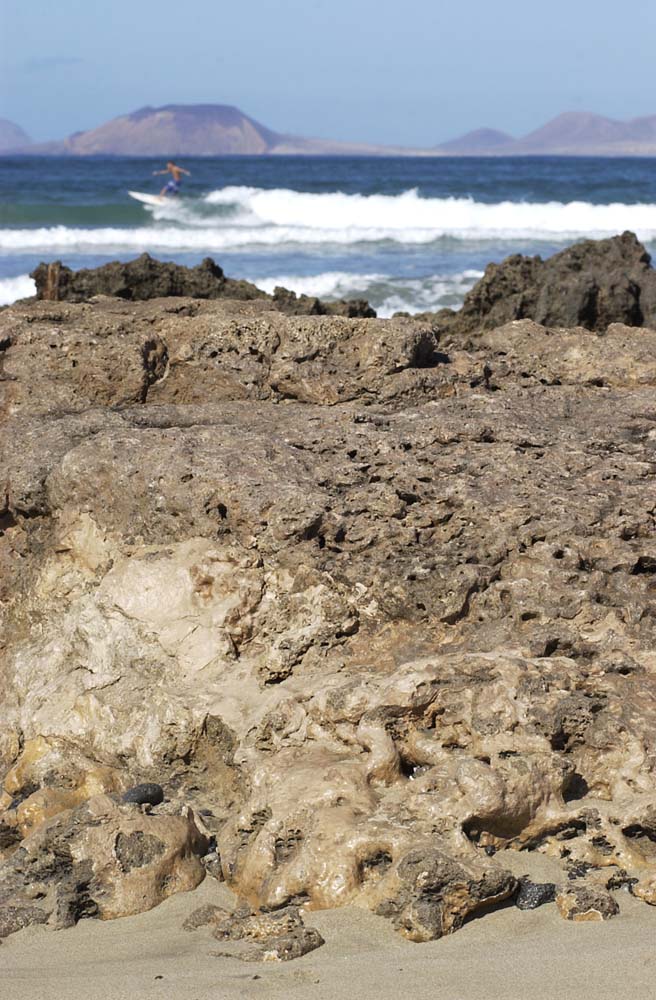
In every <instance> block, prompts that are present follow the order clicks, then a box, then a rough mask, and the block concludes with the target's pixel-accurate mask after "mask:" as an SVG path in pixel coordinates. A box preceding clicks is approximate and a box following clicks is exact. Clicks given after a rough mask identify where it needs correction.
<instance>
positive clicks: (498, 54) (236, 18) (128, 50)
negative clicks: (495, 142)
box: [0, 0, 656, 145]
mask: <svg viewBox="0 0 656 1000" xmlns="http://www.w3.org/2000/svg"><path fill="white" fill-rule="evenodd" d="M623 11H624V12H623ZM623 11H622V8H620V7H619V5H618V4H617V2H616V0H596V2H592V0H550V2H549V3H548V4H530V3H528V2H527V0H496V2H484V0H466V2H465V3H462V2H461V3H456V2H449V3H445V2H443V0H395V2H391V0H232V2H230V3H219V2H218V0H187V2H185V0H159V2H154V0H132V2H126V0H114V2H112V3H110V2H108V0H88V2H87V3H86V4H83V3H80V0H55V2H53V0H31V2H29V3H27V2H26V0H1V2H0V117H5V118H10V119H11V120H13V121H16V122H17V123H18V124H20V125H21V126H22V127H23V128H25V129H26V130H27V131H28V132H29V133H30V134H31V135H32V136H33V137H34V138H36V139H38V140H43V139H51V138H61V137H63V136H64V135H66V134H68V133H70V132H73V131H76V130H79V129H86V128H91V127H93V126H95V125H98V124H100V123H101V122H103V121H106V120H107V119H108V118H112V117H114V116H116V115H118V114H122V113H124V112H127V111H132V110H135V109H136V108H138V107H142V106H143V105H146V104H152V105H158V104H168V103H195V102H203V103H205V102H209V103H214V102H216V103H224V104H236V105H237V106H238V107H240V108H241V109H242V110H243V111H245V112H247V113H248V114H250V115H251V116H252V117H254V118H257V119H258V120H259V121H261V122H262V123H263V124H265V125H268V126H269V127H271V128H273V129H276V130H279V131H284V132H293V133H296V134H299V135H321V136H326V137H330V138H335V139H345V140H354V139H362V140H365V141H370V142H385V143H402V144H406V145H433V144H435V143H437V142H441V141H443V140H445V139H449V138H452V137H454V136H455V135H458V134H460V133H461V132H465V131H467V130H468V129H471V128H475V127H478V126H483V125H487V126H491V127H493V128H500V129H503V130H506V131H509V132H512V133H514V134H522V133H525V132H527V131H529V130H530V129H532V128H534V127H536V126H538V125H541V124H542V123H543V122H544V121H546V120H547V119H548V118H550V117H553V116H554V115H556V114H558V113H559V112H560V111H565V110H590V111H597V112H599V113H601V114H606V115H609V116H611V117H617V118H628V117H633V116H635V115H642V114H654V113H656V94H655V93H654V88H653V68H652V67H653V46H654V40H655V38H656V3H654V2H653V0H633V3H631V4H630V5H627V6H625V7H624V8H623ZM629 15H630V16H629Z"/></svg>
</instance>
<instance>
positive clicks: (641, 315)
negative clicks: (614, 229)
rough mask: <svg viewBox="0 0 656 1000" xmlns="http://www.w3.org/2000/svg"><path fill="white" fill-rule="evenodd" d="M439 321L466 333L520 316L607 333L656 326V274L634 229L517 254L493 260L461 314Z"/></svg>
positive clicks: (450, 314) (442, 316)
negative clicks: (539, 253)
mask: <svg viewBox="0 0 656 1000" xmlns="http://www.w3.org/2000/svg"><path fill="white" fill-rule="evenodd" d="M436 319H437V320H438V321H439V324H438V325H439V326H440V327H443V328H449V329H451V330H452V331H453V332H454V333H455V334H456V335H458V336H462V335H465V334H468V333H475V332H476V331H478V330H480V329H487V330H489V329H493V328H494V327H498V326H501V325H503V324H504V323H509V322H512V321H513V320H517V319H532V320H535V322H536V323H541V324H543V325H545V326H559V327H569V328H571V327H577V326H582V327H585V329H587V330H598V331H603V330H605V329H606V328H607V327H608V325H609V324H610V323H625V324H627V325H628V326H648V327H656V271H654V269H653V268H652V266H651V258H650V256H649V254H648V253H647V251H646V250H645V248H644V247H643V246H642V244H641V243H639V242H638V240H637V239H636V237H635V236H634V234H633V233H628V232H627V233H624V234H623V235H622V236H614V237H612V238H610V239H606V240H598V241H595V240H585V241H583V242H581V243H576V244H574V246H571V247H568V248H567V249H566V250H562V251H561V252H560V253H557V254H555V255H554V256H553V257H550V258H549V259H548V260H542V259H541V258H540V257H524V256H522V255H520V254H514V255H513V256H512V257H507V258H506V260H504V261H502V262H501V264H489V265H488V266H487V268H486V269H485V275H484V276H483V277H482V278H481V280H480V281H479V282H477V284H476V285H475V286H474V288H472V290H471V291H470V292H469V293H468V294H467V295H466V297H465V301H464V303H463V306H462V309H461V310H460V311H459V312H458V313H453V312H450V311H449V310H443V311H442V312H441V313H439V314H437V316H436Z"/></svg>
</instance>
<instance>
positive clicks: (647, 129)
mask: <svg viewBox="0 0 656 1000" xmlns="http://www.w3.org/2000/svg"><path fill="white" fill-rule="evenodd" d="M437 151H439V152H440V153H444V154H449V155H452V156H484V155H499V156H656V115H652V116H649V117H646V118H633V119H632V120H631V121H627V122H621V121H616V120H615V119H613V118H604V117H603V115H596V114H593V113H592V112H589V111H567V112H565V113H564V114H561V115H558V116H557V117H556V118H553V119H552V120H551V121H549V122H547V124H546V125H543V126H542V127H541V128H538V129H535V131H533V132H530V133H529V134H528V135H526V136H524V137H523V138H521V139H513V138H512V136H506V135H505V134H504V133H503V132H495V131H494V130H492V129H478V130H477V131H475V132H468V133H467V135H464V136H462V137H461V138H459V139H453V140H451V142H445V143H442V145H440V146H438V147H437Z"/></svg>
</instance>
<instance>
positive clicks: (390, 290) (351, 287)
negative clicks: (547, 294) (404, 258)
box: [253, 270, 483, 317]
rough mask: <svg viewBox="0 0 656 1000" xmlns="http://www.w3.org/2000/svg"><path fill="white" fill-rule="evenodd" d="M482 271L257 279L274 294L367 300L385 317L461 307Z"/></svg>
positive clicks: (324, 273) (338, 272)
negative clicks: (283, 290)
mask: <svg viewBox="0 0 656 1000" xmlns="http://www.w3.org/2000/svg"><path fill="white" fill-rule="evenodd" d="M482 274H483V272H482V271H475V270H468V271H462V272H460V273H459V274H433V275H428V276H427V277H423V278H400V277H399V278H395V277H390V276H388V275H385V274H349V273H347V272H343V271H325V272H323V273H322V274H316V275H290V274H280V275H276V276H275V277H273V278H254V279H253V281H254V284H256V285H257V286H258V288H261V289H263V291H265V292H269V294H271V293H272V292H273V290H274V289H275V287H276V286H277V285H282V286H283V287H284V288H290V289H291V290H292V291H294V292H296V293H297V295H316V296H317V297H318V298H321V299H326V300H328V301H330V300H331V299H352V298H363V299H367V301H368V302H369V303H370V304H371V305H372V306H373V307H374V309H375V310H376V312H377V313H378V315H379V316H381V317H387V316H392V315H393V313H395V312H410V313H415V312H424V311H435V310H437V309H443V308H445V307H449V308H459V307H460V306H461V305H462V300H463V299H464V297H465V295H466V293H467V292H468V291H469V289H470V288H471V287H472V286H473V285H474V283H475V282H476V281H477V280H478V279H479V278H480V277H481V276H482Z"/></svg>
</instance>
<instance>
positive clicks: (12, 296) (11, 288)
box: [0, 274, 36, 306]
mask: <svg viewBox="0 0 656 1000" xmlns="http://www.w3.org/2000/svg"><path fill="white" fill-rule="evenodd" d="M31 295H36V285H35V284H34V282H33V281H32V279H31V278H30V276H29V274H19V275H18V276H17V277H15V278H0V306H9V305H11V303H12V302H15V301H16V300H17V299H27V298H29V297H30V296H31Z"/></svg>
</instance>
